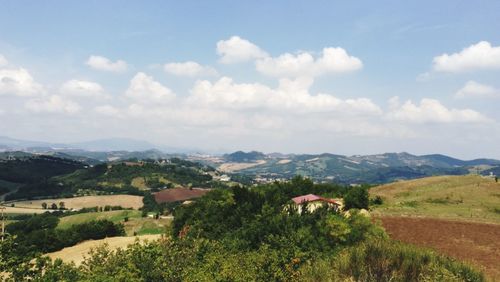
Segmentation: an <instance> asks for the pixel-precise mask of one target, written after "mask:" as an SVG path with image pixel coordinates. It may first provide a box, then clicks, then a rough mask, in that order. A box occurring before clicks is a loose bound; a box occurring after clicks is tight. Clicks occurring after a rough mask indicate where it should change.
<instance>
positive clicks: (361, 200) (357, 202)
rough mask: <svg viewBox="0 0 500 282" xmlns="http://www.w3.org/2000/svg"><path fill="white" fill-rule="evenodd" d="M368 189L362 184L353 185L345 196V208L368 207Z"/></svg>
mask: <svg viewBox="0 0 500 282" xmlns="http://www.w3.org/2000/svg"><path fill="white" fill-rule="evenodd" d="M368 203H369V198H368V189H366V188H365V187H362V186H358V187H352V188H351V189H349V191H348V192H347V194H346V195H345V197H344V210H350V209H368Z"/></svg>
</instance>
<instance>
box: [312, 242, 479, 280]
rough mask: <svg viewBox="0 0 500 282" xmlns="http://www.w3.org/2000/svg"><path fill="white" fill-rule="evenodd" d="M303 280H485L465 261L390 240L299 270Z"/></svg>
mask: <svg viewBox="0 0 500 282" xmlns="http://www.w3.org/2000/svg"><path fill="white" fill-rule="evenodd" d="M302 274H303V275H302V278H303V280H305V281H485V278H484V276H483V274H482V273H480V272H478V271H476V270H475V269H473V268H472V267H470V266H469V265H467V264H464V263H461V262H457V261H455V260H453V259H450V258H447V257H444V256H441V255H437V254H436V253H434V252H432V251H430V250H425V249H421V248H418V247H415V246H412V245H407V244H403V243H399V242H396V241H392V240H382V239H377V240H371V241H368V242H366V243H362V244H360V245H358V246H354V247H351V248H349V249H347V250H345V251H343V252H341V253H340V254H338V255H336V256H333V257H331V258H330V259H329V260H319V261H317V262H315V263H312V264H311V265H308V266H305V267H304V269H303V270H302Z"/></svg>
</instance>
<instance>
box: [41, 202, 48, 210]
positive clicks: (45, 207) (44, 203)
mask: <svg viewBox="0 0 500 282" xmlns="http://www.w3.org/2000/svg"><path fill="white" fill-rule="evenodd" d="M42 209H44V210H46V209H47V203H46V202H43V203H42Z"/></svg>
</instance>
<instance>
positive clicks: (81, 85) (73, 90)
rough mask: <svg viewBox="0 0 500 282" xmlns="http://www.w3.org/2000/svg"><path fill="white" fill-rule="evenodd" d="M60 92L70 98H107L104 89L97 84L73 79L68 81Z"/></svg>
mask: <svg viewBox="0 0 500 282" xmlns="http://www.w3.org/2000/svg"><path fill="white" fill-rule="evenodd" d="M60 92H61V93H62V94H64V95H68V96H76V97H105V94H104V89H103V87H102V86H101V85H100V84H99V83H96V82H92V81H86V80H77V79H72V80H69V81H66V82H65V83H64V84H63V85H62V86H61V88H60Z"/></svg>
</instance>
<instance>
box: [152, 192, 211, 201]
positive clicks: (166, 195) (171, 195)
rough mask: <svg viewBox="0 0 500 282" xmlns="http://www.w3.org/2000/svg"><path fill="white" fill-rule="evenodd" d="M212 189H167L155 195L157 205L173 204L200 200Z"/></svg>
mask: <svg viewBox="0 0 500 282" xmlns="http://www.w3.org/2000/svg"><path fill="white" fill-rule="evenodd" d="M209 191H210V189H202V188H192V189H188V188H173V189H166V190H162V191H160V192H157V193H154V196H155V200H156V202H157V203H159V204H161V203H172V202H179V201H185V200H190V199H194V198H199V197H201V196H203V195H205V194H206V193H208V192H209Z"/></svg>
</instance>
